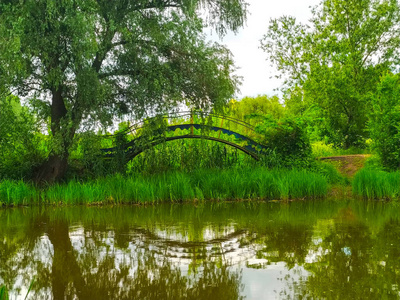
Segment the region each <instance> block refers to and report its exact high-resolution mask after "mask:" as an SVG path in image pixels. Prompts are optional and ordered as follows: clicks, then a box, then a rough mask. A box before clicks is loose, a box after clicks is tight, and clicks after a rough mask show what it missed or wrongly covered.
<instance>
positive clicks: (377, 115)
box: [368, 73, 400, 170]
mask: <svg viewBox="0 0 400 300" xmlns="http://www.w3.org/2000/svg"><path fill="white" fill-rule="evenodd" d="M372 107H373V109H372V112H371V114H370V121H369V123H368V128H369V131H370V133H371V138H372V141H373V148H374V150H375V151H376V153H377V154H378V156H379V158H380V161H381V163H382V165H383V166H384V167H385V168H387V169H389V170H398V169H400V77H399V75H398V74H397V75H393V74H390V73H388V74H385V75H384V76H382V78H381V82H380V83H379V85H378V88H377V92H376V94H374V95H373V96H372Z"/></svg>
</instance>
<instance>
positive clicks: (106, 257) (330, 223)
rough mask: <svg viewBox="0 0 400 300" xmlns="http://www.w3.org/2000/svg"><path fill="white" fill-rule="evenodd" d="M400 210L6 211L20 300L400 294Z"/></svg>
mask: <svg viewBox="0 0 400 300" xmlns="http://www.w3.org/2000/svg"><path fill="white" fill-rule="evenodd" d="M399 215H400V207H399V205H398V204H396V203H372V202H368V203H366V202H361V201H357V200H354V201H310V202H308V201H304V202H290V203H274V202H269V203H261V202H257V203H254V202H246V203H205V204H198V205H179V204H173V205H158V206H150V207H136V206H119V207H100V208H99V207H70V208H49V207H47V208H38V207H37V208H18V209H4V210H0V285H6V286H7V287H8V289H9V292H10V298H11V299H24V297H25V294H26V292H27V290H28V288H29V285H30V284H31V282H33V285H32V290H31V291H30V292H29V294H28V299H207V300H212V299H218V300H219V299H220V300H223V299H398V298H399V297H400V293H399V283H400V222H399Z"/></svg>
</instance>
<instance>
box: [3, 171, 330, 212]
mask: <svg viewBox="0 0 400 300" xmlns="http://www.w3.org/2000/svg"><path fill="white" fill-rule="evenodd" d="M327 189H328V183H327V178H326V176H323V175H320V174H317V173H313V172H310V171H306V170H267V169H264V168H257V169H227V170H218V169H214V170H197V171H195V172H191V173H183V172H168V173H164V174H161V175H154V176H141V175H135V176H130V177H123V176H118V175H117V176H109V177H105V178H100V179H97V180H92V181H87V182H79V181H74V180H73V181H70V182H69V183H67V184H56V185H52V186H49V187H47V188H45V189H42V190H38V189H36V188H35V187H34V186H32V185H30V184H28V183H24V182H22V181H3V182H1V183H0V203H2V204H3V205H30V204H39V203H43V204H96V203H104V204H106V203H132V204H136V203H155V202H179V201H195V200H236V199H299V198H318V197H324V196H325V195H326V194H327Z"/></svg>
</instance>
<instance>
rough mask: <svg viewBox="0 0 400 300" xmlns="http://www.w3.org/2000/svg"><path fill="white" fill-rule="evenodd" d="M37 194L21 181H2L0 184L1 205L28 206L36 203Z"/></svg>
mask: <svg viewBox="0 0 400 300" xmlns="http://www.w3.org/2000/svg"><path fill="white" fill-rule="evenodd" d="M38 196H39V192H38V191H37V190H36V189H35V187H34V186H33V185H31V184H29V183H26V182H24V181H22V180H19V181H16V180H3V181H1V182H0V206H1V205H28V204H32V203H35V202H37V200H38V199H39V198H38Z"/></svg>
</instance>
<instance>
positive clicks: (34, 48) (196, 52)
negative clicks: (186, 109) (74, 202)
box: [0, 0, 247, 180]
mask: <svg viewBox="0 0 400 300" xmlns="http://www.w3.org/2000/svg"><path fill="white" fill-rule="evenodd" d="M246 12H247V11H246V3H245V2H244V1H242V0H229V1H226V0H116V1H108V0H65V1H45V0H41V1H33V0H26V1H17V0H8V1H2V3H1V4H0V36H1V37H2V42H1V43H0V72H1V74H0V78H1V82H0V86H1V90H2V91H7V90H11V91H12V92H13V93H17V94H18V95H20V96H24V97H26V98H27V99H30V101H31V105H32V106H33V107H34V108H35V109H36V110H37V111H38V112H39V115H40V116H41V117H42V118H43V119H45V120H49V121H50V123H51V133H52V136H53V148H52V154H51V155H50V158H49V161H48V163H47V167H45V166H44V167H43V168H42V175H40V177H42V178H43V177H44V179H45V180H52V179H54V178H59V177H62V175H63V173H64V171H65V168H66V165H67V158H68V149H69V147H70V145H71V143H72V139H73V137H74V135H75V132H76V131H77V130H79V128H81V127H82V126H83V125H86V124H88V123H91V124H92V123H93V122H101V123H102V124H105V125H107V124H110V123H111V121H112V120H113V117H116V116H122V115H124V114H127V113H130V114H131V115H132V116H133V117H135V118H141V117H143V116H146V115H149V114H154V113H155V112H163V111H166V110H169V109H171V108H174V107H176V106H177V105H179V104H180V103H187V104H189V105H190V106H193V107H196V108H203V109H204V108H209V107H211V106H218V105H222V104H224V103H225V102H226V101H227V100H229V98H230V97H232V95H233V94H234V92H235V90H236V88H237V84H238V78H236V77H235V76H233V75H232V70H233V69H234V65H233V61H232V57H231V54H230V52H229V51H228V50H227V49H226V48H224V47H222V46H220V45H218V44H216V43H214V44H211V43H208V42H206V41H205V38H204V35H203V34H202V29H203V28H204V26H206V25H207V26H208V25H211V26H213V27H214V28H216V30H217V32H218V33H219V34H221V35H222V34H224V33H225V32H226V31H227V30H228V29H229V30H233V31H236V30H237V29H238V28H239V27H240V26H242V24H243V22H244V21H245V18H246ZM200 15H201V16H203V18H200ZM49 172H50V173H52V174H51V176H50V175H46V176H43V174H44V173H49Z"/></svg>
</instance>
